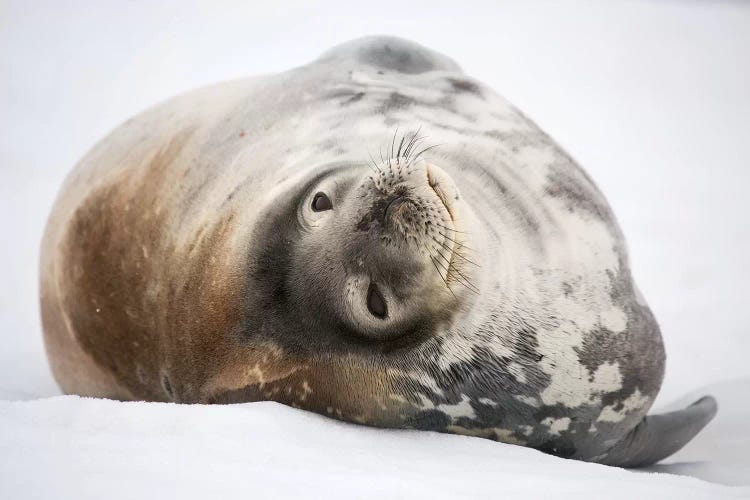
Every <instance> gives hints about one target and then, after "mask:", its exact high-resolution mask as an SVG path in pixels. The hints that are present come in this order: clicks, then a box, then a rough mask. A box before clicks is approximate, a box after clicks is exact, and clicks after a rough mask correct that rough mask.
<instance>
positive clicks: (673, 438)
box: [598, 396, 718, 467]
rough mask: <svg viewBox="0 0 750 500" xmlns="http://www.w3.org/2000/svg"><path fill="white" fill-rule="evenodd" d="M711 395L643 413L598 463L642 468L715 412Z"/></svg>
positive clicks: (689, 436)
mask: <svg viewBox="0 0 750 500" xmlns="http://www.w3.org/2000/svg"><path fill="white" fill-rule="evenodd" d="M717 408H718V406H717V404H716V400H715V399H714V398H713V397H712V396H704V397H702V398H701V399H699V400H698V401H696V402H695V403H693V404H691V405H690V406H688V407H687V408H684V409H682V410H678V411H673V412H669V413H662V414H660V415H647V416H645V417H643V420H641V422H640V423H639V424H638V425H636V426H635V428H634V429H633V430H632V431H630V433H629V434H627V435H626V436H625V437H624V438H623V439H622V441H620V442H619V443H617V444H616V445H615V446H614V447H613V448H612V449H611V450H609V451H608V452H607V455H606V456H605V457H604V458H603V459H602V460H598V462H600V463H603V464H607V465H617V466H620V467H644V466H646V465H651V464H654V463H656V462H658V461H659V460H661V459H663V458H666V457H668V456H669V455H671V454H672V453H675V452H676V451H678V450H679V449H680V448H682V447H683V446H685V445H686V444H687V443H688V441H690V440H691V439H693V437H695V435H696V434H698V432H700V430H701V429H703V427H705V426H706V424H708V423H709V422H710V421H711V420H712V419H713V418H714V415H716V410H717Z"/></svg>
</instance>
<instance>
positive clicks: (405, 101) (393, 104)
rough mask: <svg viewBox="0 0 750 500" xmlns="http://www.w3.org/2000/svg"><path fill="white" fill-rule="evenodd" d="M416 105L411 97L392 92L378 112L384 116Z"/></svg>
mask: <svg viewBox="0 0 750 500" xmlns="http://www.w3.org/2000/svg"><path fill="white" fill-rule="evenodd" d="M414 103H416V101H415V100H414V99H413V98H411V97H408V96H405V95H404V94H400V93H398V92H391V93H390V94H389V95H388V99H386V100H385V101H383V103H382V104H381V105H380V108H379V110H378V111H379V112H380V113H382V114H387V113H389V112H391V111H395V110H399V109H403V108H406V107H408V106H412V105H414Z"/></svg>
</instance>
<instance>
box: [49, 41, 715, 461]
mask: <svg viewBox="0 0 750 500" xmlns="http://www.w3.org/2000/svg"><path fill="white" fill-rule="evenodd" d="M40 279H41V283H40V285H41V288H40V290H41V312H42V321H43V329H44V336H45V343H46V348H47V353H48V358H49V361H50V364H51V368H52V371H53V373H54V376H55V378H56V380H57V381H58V382H59V384H60V386H61V387H62V389H63V390H64V392H66V393H75V394H80V395H86V396H96V397H107V398H116V399H121V400H132V399H138V400H149V401H173V402H181V403H233V402H246V401H259V400H271V401H277V402H280V403H284V404H287V405H291V406H294V407H298V408H302V409H306V410H310V411H314V412H318V413H321V414H323V415H328V416H331V417H333V418H337V419H340V420H345V421H349V422H356V423H361V424H367V425H373V426H381V427H396V428H413V429H426V430H433V431H440V432H451V433H458V434H467V435H472V436H481V437H485V438H490V439H495V440H498V441H502V442H506V443H515V444H519V445H524V446H529V447H533V448H536V449H539V450H542V451H545V452H548V453H552V454H555V455H558V456H561V457H568V458H574V459H580V460H586V461H595V462H601V463H605V464H614V465H621V466H639V465H645V464H649V463H653V462H656V461H658V460H660V459H662V458H663V457H665V456H668V455H669V454H671V453H673V452H674V451H676V450H678V449H679V448H680V447H682V446H683V445H684V444H685V443H686V442H687V441H689V440H690V439H692V437H693V436H694V435H695V434H696V433H697V432H698V431H699V430H700V429H701V428H702V427H703V426H704V425H705V424H706V423H708V421H710V420H711V418H712V417H713V416H714V414H715V413H716V402H715V401H714V399H713V398H710V397H706V398H703V399H701V400H699V401H698V402H696V403H695V404H694V405H692V406H690V407H688V408H686V409H684V410H681V411H678V412H675V413H670V414H664V415H656V416H646V413H647V411H648V409H649V407H650V406H651V404H652V402H653V401H654V398H655V397H656V395H657V392H658V390H659V388H660V385H661V381H662V376H663V370H664V360H665V357H664V349H663V345H662V341H661V335H660V331H659V328H658V326H657V323H656V321H655V320H654V317H653V315H652V313H651V311H650V310H649V308H648V306H647V304H646V303H645V302H644V300H643V298H642V297H641V295H640V294H639V293H638V290H637V288H636V286H635V284H634V283H633V279H632V277H631V273H630V269H629V265H628V257H627V252H626V247H625V241H624V238H623V235H622V232H621V230H620V228H619V227H618V225H617V222H616V220H615V217H614V215H613V214H612V211H611V209H610V207H609V206H608V204H607V202H606V200H605V198H604V197H603V196H602V194H601V193H600V191H599V190H598V189H597V187H596V186H595V184H594V182H593V181H592V180H591V179H590V178H589V177H588V176H587V175H586V174H585V173H584V172H583V170H581V168H579V167H578V165H576V163H575V161H574V160H573V159H571V157H570V156H568V155H567V154H565V153H564V152H563V151H562V150H561V149H560V148H559V147H558V146H557V145H556V144H555V142H554V141H553V140H551V139H550V138H549V137H548V136H547V135H545V133H544V132H542V131H541V130H540V129H539V128H538V127H537V126H536V125H535V124H534V123H532V122H531V121H530V120H529V119H528V118H526V117H525V116H524V115H523V114H522V113H521V112H519V111H518V110H517V109H515V108H514V107H513V106H512V105H510V104H509V103H508V102H507V101H506V100H504V99H503V98H501V97H500V96H498V95H497V94H495V93H494V92H493V91H492V90H490V89H489V88H487V87H486V86H485V85H483V84H481V83H480V82H478V81H476V80H474V79H472V78H470V77H468V76H466V75H465V74H464V73H463V72H462V71H461V69H460V68H459V67H458V65H456V63H454V62H453V61H452V60H450V59H449V58H447V57H445V56H442V55H440V54H437V53H435V52H433V51H431V50H429V49H426V48H424V47H422V46H419V45H417V44H415V43H412V42H409V41H405V40H401V39H397V38H389V37H370V38H364V39H360V40H355V41H352V42H349V43H346V44H344V45H341V46H338V47H336V48H334V49H332V50H330V51H329V52H327V53H325V54H324V55H323V56H322V57H320V58H319V59H317V60H316V61H314V62H312V63H310V64H307V65H305V66H302V67H299V68H295V69H292V70H290V71H287V72H284V73H280V74H274V75H268V76H262V77H256V78H250V79H245V80H239V81H234V82H229V83H224V84H220V85H216V86H211V87H207V88H203V89H199V90H196V91H193V92H190V93H188V94H186V95H183V96H180V97H177V98H174V99H172V100H169V101H167V102H166V103H163V104H161V105H159V106H157V107H155V108H153V109H151V110H149V111H146V112H145V113H143V114H141V115H139V116H137V117H135V118H133V119H131V120H129V121H128V122H126V123H124V124H123V125H121V126H120V127H119V128H117V129H116V130H115V131H114V132H112V133H111V134H110V135H109V136H107V137H106V138H105V139H103V140H102V141H101V142H100V143H99V144H98V145H96V146H95V147H94V148H93V150H92V151H91V152H89V153H88V154H87V155H86V156H85V157H84V158H83V160H82V161H81V162H80V163H79V164H78V166H77V167H76V168H75V169H74V171H73V172H72V173H71V174H70V175H69V177H68V178H67V179H66V181H65V183H64V185H63V187H62V189H61V191H60V194H59V196H58V199H57V201H56V204H55V206H54V208H53V210H52V213H51V215H50V218H49V222H48V225H47V229H46V232H45V236H44V239H43V242H42V253H41V273H40Z"/></svg>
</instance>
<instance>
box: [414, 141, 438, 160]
mask: <svg viewBox="0 0 750 500" xmlns="http://www.w3.org/2000/svg"><path fill="white" fill-rule="evenodd" d="M438 146H442V144H433V145H432V146H428V147H426V148H424V149H423V150H421V151H420V152H419V153H417V154H416V155H414V159H413V160H412V161H417V158H419V157H420V156H422V155H423V154H424V153H426V152H427V151H429V150H431V149H434V148H436V147H438Z"/></svg>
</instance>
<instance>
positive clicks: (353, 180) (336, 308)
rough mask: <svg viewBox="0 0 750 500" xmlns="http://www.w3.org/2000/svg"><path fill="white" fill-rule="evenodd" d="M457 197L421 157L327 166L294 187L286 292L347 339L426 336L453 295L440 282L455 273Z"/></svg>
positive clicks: (445, 313)
mask: <svg viewBox="0 0 750 500" xmlns="http://www.w3.org/2000/svg"><path fill="white" fill-rule="evenodd" d="M363 170H364V171H363ZM458 203H459V195H458V192H457V190H456V188H455V185H454V184H453V182H452V180H451V179H450V177H449V176H448V175H447V174H446V173H445V172H444V171H442V170H441V169H440V168H438V167H436V166H434V165H432V164H429V163H427V162H426V161H424V160H419V161H411V160H410V159H409V158H396V159H392V160H388V161H385V162H382V163H381V164H379V165H374V166H373V169H372V171H370V170H367V169H366V168H362V167H359V168H356V167H352V168H349V169H343V170H332V171H329V172H328V173H327V175H324V176H322V177H320V178H318V179H316V180H315V181H314V182H312V183H310V184H309V185H308V186H306V189H303V190H302V192H301V194H300V197H299V202H298V207H297V214H296V219H297V225H298V230H299V239H298V240H297V242H296V244H295V245H294V248H293V250H292V255H291V262H290V264H291V266H290V272H289V275H288V281H287V283H286V285H287V286H286V288H287V290H289V291H290V292H291V293H292V296H293V298H294V301H295V302H296V303H300V304H305V307H306V308H307V311H308V312H312V311H315V314H314V316H315V320H314V321H317V322H319V323H320V324H321V326H322V327H325V328H327V329H328V330H330V331H336V332H340V333H341V334H342V335H345V336H348V337H353V338H355V339H359V340H370V341H382V342H385V343H389V342H390V343H393V342H397V343H404V342H407V343H408V342H415V341H418V340H419V339H421V338H424V337H426V336H429V335H431V334H432V333H433V332H434V330H435V328H436V327H437V325H438V324H439V323H441V322H442V321H445V320H447V319H448V318H449V317H450V315H451V312H452V311H453V310H454V309H455V307H457V304H458V296H460V292H459V294H458V295H456V293H457V292H456V291H454V290H453V288H452V285H453V283H449V281H448V280H449V279H450V280H454V279H455V276H456V275H457V274H456V273H457V272H462V271H459V265H458V263H456V262H455V261H456V260H457V259H460V258H462V257H463V255H462V253H461V246H462V245H463V242H462V241H461V239H460V238H457V236H458V235H459V234H460V233H458V232H457V231H458V230H457V228H456V226H457V222H456V220H455V217H456V216H455V213H456V212H457V205H458ZM463 258H465V257H463ZM464 275H465V273H464ZM458 276H459V279H461V278H460V275H458ZM311 316H313V314H311Z"/></svg>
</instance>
